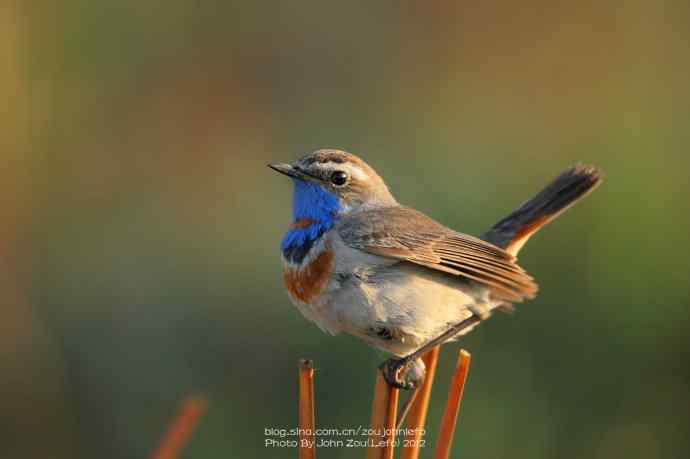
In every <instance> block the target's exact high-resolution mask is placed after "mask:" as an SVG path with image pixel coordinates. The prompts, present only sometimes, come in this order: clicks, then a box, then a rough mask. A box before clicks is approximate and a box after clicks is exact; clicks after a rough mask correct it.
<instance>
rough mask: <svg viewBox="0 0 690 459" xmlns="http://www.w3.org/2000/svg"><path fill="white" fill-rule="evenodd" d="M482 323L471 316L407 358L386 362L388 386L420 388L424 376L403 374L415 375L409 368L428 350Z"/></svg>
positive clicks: (384, 370) (479, 319) (384, 364)
mask: <svg viewBox="0 0 690 459" xmlns="http://www.w3.org/2000/svg"><path fill="white" fill-rule="evenodd" d="M481 321H482V319H481V318H480V317H479V316H476V315H471V316H470V317H468V318H467V319H465V320H463V321H462V322H459V323H457V324H455V325H453V326H452V327H450V328H449V329H448V330H446V331H444V332H443V333H441V334H440V335H439V336H437V337H436V338H434V339H432V340H430V341H428V342H427V343H426V344H424V345H423V346H422V347H420V348H419V349H417V350H416V351H414V352H412V353H410V354H408V355H406V356H405V357H402V358H400V359H388V360H386V361H385V362H383V364H382V365H381V369H382V370H383V376H384V378H386V381H387V382H388V384H390V385H391V386H395V387H397V388H399V389H414V388H415V387H418V386H419V385H420V384H421V382H422V381H423V380H424V374H421V377H419V376H418V375H410V376H412V377H410V376H408V377H404V376H403V374H402V373H413V372H411V371H407V370H408V367H412V366H413V365H414V363H415V362H416V360H417V359H419V358H420V357H421V356H422V355H424V354H425V353H426V352H427V351H428V350H430V349H431V348H432V347H435V346H438V345H439V344H443V343H445V342H446V341H448V340H449V339H451V338H452V337H454V336H455V335H457V334H458V333H460V332H461V331H463V330H465V329H466V328H469V327H472V326H474V325H476V324H478V323H479V322H481Z"/></svg>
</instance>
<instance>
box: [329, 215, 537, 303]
mask: <svg viewBox="0 0 690 459" xmlns="http://www.w3.org/2000/svg"><path fill="white" fill-rule="evenodd" d="M336 228H337V230H338V234H339V235H340V237H341V238H342V239H343V241H345V243H346V244H348V245H349V246H351V247H353V248H357V249H360V250H363V251H365V252H369V253H372V254H375V255H379V256H385V257H390V258H396V259H400V260H404V261H407V262H410V263H415V264H418V265H421V266H425V267H427V268H430V269H434V270H437V271H442V272H445V273H448V274H452V275H455V276H459V277H464V278H466V279H471V280H473V281H475V282H479V283H481V284H483V285H485V286H487V287H488V288H489V289H490V290H491V291H492V293H493V295H494V297H495V298H496V299H498V300H505V301H510V302H517V301H522V300H523V299H525V298H533V297H534V296H535V295H536V293H537V290H538V287H537V285H536V283H535V282H534V280H533V279H532V277H530V276H529V275H528V274H527V273H526V272H525V270H524V269H522V268H521V267H520V266H519V265H518V264H517V263H516V262H515V257H514V256H513V255H511V254H510V253H508V252H506V251H505V250H503V249H501V248H500V247H496V246H495V245H493V244H490V243H488V242H486V241H482V240H481V239H478V238H475V237H472V236H469V235H467V234H462V233H458V232H455V231H453V230H451V229H449V228H446V227H445V226H443V225H441V224H440V223H438V222H436V221H435V220H433V219H431V218H429V217H427V216H426V215H424V214H422V213H421V212H419V211H416V210H414V209H410V208H406V207H391V208H386V209H377V210H372V211H366V212H359V213H357V214H354V215H352V216H348V217H347V218H344V219H343V220H342V221H340V222H338V223H337V226H336Z"/></svg>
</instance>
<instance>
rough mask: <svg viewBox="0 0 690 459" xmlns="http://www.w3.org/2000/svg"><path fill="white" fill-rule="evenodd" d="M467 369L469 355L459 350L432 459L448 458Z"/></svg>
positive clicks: (468, 366)
mask: <svg viewBox="0 0 690 459" xmlns="http://www.w3.org/2000/svg"><path fill="white" fill-rule="evenodd" d="M469 368H470V354H469V353H468V352H467V351H465V350H464V349H461V350H460V355H459V356H458V365H457V367H456V368H455V373H454V374H453V379H452V380H451V383H450V388H449V389H448V401H447V402H446V408H445V410H444V411H443V418H442V419H441V428H440V431H439V434H438V440H437V442H436V450H435V451H434V459H447V458H448V457H449V456H450V449H451V446H452V444H453V435H454V433H455V426H456V424H457V421H458V415H459V413H460V402H461V401H462V393H463V390H464V389H465V381H466V380H467V373H468V371H469Z"/></svg>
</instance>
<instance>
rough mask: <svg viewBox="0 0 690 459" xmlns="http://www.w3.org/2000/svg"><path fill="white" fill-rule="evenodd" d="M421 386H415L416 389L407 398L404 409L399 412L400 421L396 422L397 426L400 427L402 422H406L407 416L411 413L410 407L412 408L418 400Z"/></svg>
mask: <svg viewBox="0 0 690 459" xmlns="http://www.w3.org/2000/svg"><path fill="white" fill-rule="evenodd" d="M421 388H422V387H421V386H419V387H417V388H415V390H413V391H412V393H411V394H410V395H408V397H407V400H405V403H404V404H403V407H402V409H401V410H400V411H399V413H398V422H396V423H395V426H396V428H398V427H400V426H401V425H402V423H403V422H405V418H406V417H407V415H408V414H409V412H410V409H411V408H412V405H413V404H414V402H415V400H417V396H418V395H419V391H420V389H421Z"/></svg>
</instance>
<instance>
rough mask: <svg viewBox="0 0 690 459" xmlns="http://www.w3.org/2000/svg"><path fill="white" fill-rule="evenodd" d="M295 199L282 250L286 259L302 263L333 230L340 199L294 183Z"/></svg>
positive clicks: (302, 184)
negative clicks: (320, 239)
mask: <svg viewBox="0 0 690 459" xmlns="http://www.w3.org/2000/svg"><path fill="white" fill-rule="evenodd" d="M294 182H295V189H294V193H293V198H292V214H293V218H294V221H293V223H292V225H291V226H290V229H289V230H288V231H287V232H286V233H285V236H283V240H282V241H281V243H280V250H281V251H282V252H283V256H284V257H285V259H287V260H288V261H290V262H292V263H301V262H302V260H304V258H305V257H306V256H307V254H308V253H309V251H310V250H311V248H312V247H313V245H314V243H315V242H316V241H317V240H318V239H319V238H321V236H323V234H324V233H325V232H327V231H328V230H330V229H331V228H333V225H334V224H335V218H336V216H337V214H338V212H339V211H340V203H339V202H338V198H337V197H336V196H335V195H334V194H333V193H331V192H329V191H328V190H326V189H324V188H323V187H321V186H319V185H318V184H315V183H311V182H304V181H301V180H294Z"/></svg>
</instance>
